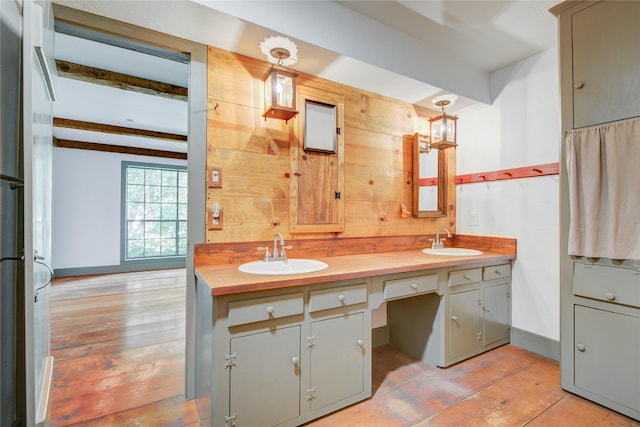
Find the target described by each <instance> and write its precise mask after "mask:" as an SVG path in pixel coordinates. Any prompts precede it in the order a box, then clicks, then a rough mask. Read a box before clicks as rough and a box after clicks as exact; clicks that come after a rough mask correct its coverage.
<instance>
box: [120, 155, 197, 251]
mask: <svg viewBox="0 0 640 427" xmlns="http://www.w3.org/2000/svg"><path fill="white" fill-rule="evenodd" d="M122 182H123V185H122V200H123V215H122V218H123V221H122V228H123V230H122V234H123V239H122V241H123V251H122V252H123V259H124V261H135V260H148V259H161V258H167V257H174V258H175V257H184V256H186V253H187V168H186V167H183V166H169V165H154V164H146V163H133V162H122Z"/></svg>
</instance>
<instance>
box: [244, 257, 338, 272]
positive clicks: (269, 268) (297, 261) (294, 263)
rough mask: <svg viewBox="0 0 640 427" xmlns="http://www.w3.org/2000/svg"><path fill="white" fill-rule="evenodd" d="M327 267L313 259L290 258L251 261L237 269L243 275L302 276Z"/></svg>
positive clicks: (325, 264)
mask: <svg viewBox="0 0 640 427" xmlns="http://www.w3.org/2000/svg"><path fill="white" fill-rule="evenodd" d="M327 267H329V265H328V264H327V263H324V262H322V261H316V260H314V259H303V258H292V259H288V260H287V261H286V262H285V261H270V262H264V261H252V262H247V263H245V264H242V265H241V266H239V267H238V270H240V271H241V272H243V273H249V274H269V275H279V274H303V273H313V272H314V271H320V270H324V269H325V268H327Z"/></svg>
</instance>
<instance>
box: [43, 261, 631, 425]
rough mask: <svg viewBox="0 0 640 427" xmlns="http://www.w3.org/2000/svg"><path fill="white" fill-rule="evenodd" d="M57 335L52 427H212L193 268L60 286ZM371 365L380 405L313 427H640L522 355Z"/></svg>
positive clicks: (386, 359) (385, 357) (378, 360)
mask: <svg viewBox="0 0 640 427" xmlns="http://www.w3.org/2000/svg"><path fill="white" fill-rule="evenodd" d="M51 324H52V355H53V356H54V358H55V363H54V390H53V398H52V399H53V404H52V422H51V425H52V426H54V427H55V426H69V425H85V426H93V425H96V426H176V427H179V426H203V427H207V426H210V420H209V419H208V418H207V417H208V414H206V413H204V411H203V413H199V409H198V406H200V408H204V407H207V405H206V402H199V403H201V405H196V403H195V401H186V400H185V398H184V328H185V270H184V269H176V270H165V271H155V272H142V273H128V274H114V275H105V276H96V277H86V278H77V279H62V280H57V281H56V282H55V283H54V286H53V287H52V289H51ZM372 357H373V366H374V368H373V390H374V396H373V397H372V398H371V399H368V400H366V401H364V402H361V403H359V404H356V405H353V406H351V407H349V408H346V409H344V410H342V411H339V412H337V413H334V414H331V415H328V416H326V417H324V418H322V419H320V420H316V421H314V422H312V423H309V424H308V425H307V426H308V427H325V426H331V427H342V426H344V427H347V426H348V427H356V426H362V427H371V426H374V427H375V426H381V427H382V426H384V427H387V426H389V427H391V426H398V427H400V426H402V427H410V426H413V427H424V426H465V427H467V426H509V427H510V426H523V425H529V426H535V427H546V426H585V427H587V426H605V425H606V426H634V427H639V426H640V423H639V422H637V421H633V420H631V419H629V418H627V417H624V416H622V415H620V414H617V413H615V412H612V411H610V410H608V409H606V408H603V407H601V406H599V405H596V404H594V403H591V402H589V401H587V400H584V399H582V398H579V397H576V396H573V395H571V394H568V393H566V392H565V391H563V390H562V389H561V388H560V386H559V368H558V363H557V362H555V361H553V360H550V359H547V358H544V357H541V356H538V355H536V354H533V353H530V352H527V351H524V350H522V349H519V348H517V347H514V346H511V345H506V346H502V347H500V348H498V349H495V350H493V351H490V352H488V353H485V354H483V355H480V356H478V357H475V358H473V359H470V360H468V361H465V362H462V363H459V364H457V365H454V366H452V367H450V368H447V369H439V368H432V367H430V366H429V365H427V364H425V363H423V362H420V361H416V360H415V359H413V358H411V357H410V356H408V355H407V354H405V353H402V352H400V351H398V350H397V349H394V348H393V347H391V346H381V347H377V348H375V349H374V350H373V355H372ZM238 427H260V426H238Z"/></svg>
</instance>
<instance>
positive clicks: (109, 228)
mask: <svg viewBox="0 0 640 427" xmlns="http://www.w3.org/2000/svg"><path fill="white" fill-rule="evenodd" d="M123 160H127V161H134V162H144V163H155V164H171V165H183V166H186V161H185V160H174V159H161V158H157V157H145V156H132V155H124V154H118V153H105V152H98V151H87V150H75V149H68V148H54V149H53V212H52V216H53V218H52V222H53V236H52V246H53V254H52V260H53V268H54V269H61V268H81V267H99V266H110V265H118V264H120V192H121V182H120V176H121V167H122V166H121V165H122V161H123Z"/></svg>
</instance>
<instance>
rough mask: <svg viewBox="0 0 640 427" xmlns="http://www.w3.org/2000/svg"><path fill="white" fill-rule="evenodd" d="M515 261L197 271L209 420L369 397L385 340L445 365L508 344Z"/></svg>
mask: <svg viewBox="0 0 640 427" xmlns="http://www.w3.org/2000/svg"><path fill="white" fill-rule="evenodd" d="M514 258H515V251H513V252H511V253H492V252H484V254H482V255H479V256H474V257H468V256H439V255H428V254H425V253H423V252H422V251H420V250H407V251H398V252H385V253H370V254H353V255H342V256H329V257H322V258H317V259H318V260H319V261H322V262H325V263H327V264H328V268H326V269H324V270H321V271H317V272H313V273H307V274H293V275H278V276H273V275H252V274H246V273H241V272H239V271H238V265H237V264H229V265H205V266H202V265H201V266H197V267H196V282H197V295H198V325H197V328H196V329H197V335H198V345H199V349H198V352H197V353H198V354H197V359H198V363H197V365H198V367H197V369H198V373H199V384H198V389H199V390H198V391H199V393H200V395H204V396H207V395H209V394H210V398H211V420H212V421H211V425H213V426H238V427H242V426H275V425H278V426H295V425H300V424H303V423H305V422H308V421H310V420H313V419H315V418H318V417H320V416H322V415H325V414H328V413H330V412H333V411H336V410H338V409H341V408H343V407H345V406H348V405H351V404H353V403H355V402H358V401H361V400H364V399H366V398H368V397H370V396H371V354H372V351H371V349H372V347H373V346H374V345H377V344H386V343H388V342H389V343H391V344H393V345H395V346H397V347H398V348H400V349H402V350H404V351H407V352H408V353H410V354H412V355H414V356H415V357H418V358H421V359H422V360H425V361H426V362H427V363H429V364H432V365H434V366H435V365H437V366H442V367H444V366H449V365H450V364H452V363H456V362H458V361H461V360H464V359H466V358H468V357H471V356H473V355H475V354H478V353H480V352H483V351H486V350H488V349H490V348H494V347H496V346H498V345H502V344H504V343H507V342H509V325H510V302H509V295H510V283H511V282H510V276H511V261H512V260H513V259H514ZM372 327H375V328H377V329H376V330H379V331H383V332H382V333H380V334H378V333H377V334H376V337H377V340H381V341H382V342H376V343H374V342H373V339H372ZM380 337H382V338H380Z"/></svg>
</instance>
